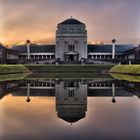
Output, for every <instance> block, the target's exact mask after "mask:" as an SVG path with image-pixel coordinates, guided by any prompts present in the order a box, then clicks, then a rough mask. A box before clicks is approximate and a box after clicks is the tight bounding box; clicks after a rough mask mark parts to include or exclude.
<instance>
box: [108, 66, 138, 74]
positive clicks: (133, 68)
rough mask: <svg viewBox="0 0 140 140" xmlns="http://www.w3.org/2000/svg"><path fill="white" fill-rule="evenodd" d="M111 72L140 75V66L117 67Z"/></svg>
mask: <svg viewBox="0 0 140 140" xmlns="http://www.w3.org/2000/svg"><path fill="white" fill-rule="evenodd" d="M110 72H111V73H122V74H132V75H140V65H116V66H114V67H113V68H111V69H110Z"/></svg>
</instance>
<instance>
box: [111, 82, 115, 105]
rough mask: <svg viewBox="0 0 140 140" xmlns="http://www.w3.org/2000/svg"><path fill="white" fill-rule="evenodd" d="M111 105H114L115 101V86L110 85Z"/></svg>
mask: <svg viewBox="0 0 140 140" xmlns="http://www.w3.org/2000/svg"><path fill="white" fill-rule="evenodd" d="M112 97H113V98H112V103H116V100H115V84H114V83H112Z"/></svg>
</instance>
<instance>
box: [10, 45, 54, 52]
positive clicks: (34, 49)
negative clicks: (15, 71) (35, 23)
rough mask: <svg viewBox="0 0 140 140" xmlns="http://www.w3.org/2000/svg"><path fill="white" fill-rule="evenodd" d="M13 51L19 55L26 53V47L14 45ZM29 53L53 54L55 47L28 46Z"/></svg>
mask: <svg viewBox="0 0 140 140" xmlns="http://www.w3.org/2000/svg"><path fill="white" fill-rule="evenodd" d="M12 49H13V50H16V51H18V52H19V53H26V52H27V47H26V45H16V46H13V47H12ZM30 52H31V53H45V52H48V53H54V52H55V45H36V44H31V45H30Z"/></svg>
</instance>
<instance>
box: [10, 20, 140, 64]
mask: <svg viewBox="0 0 140 140" xmlns="http://www.w3.org/2000/svg"><path fill="white" fill-rule="evenodd" d="M112 43H113V44H100V45H98V44H94V45H93V44H87V30H86V25H85V24H84V23H82V22H80V21H79V20H77V19H74V18H69V19H67V20H65V21H63V22H61V23H59V24H58V25H57V29H56V44H53V45H47V44H46V45H37V44H32V43H30V41H29V40H28V41H27V42H26V43H25V45H15V46H13V47H12V50H14V51H15V50H16V51H18V52H19V62H20V63H45V64H47V63H64V64H65V63H98V62H102V61H105V62H117V63H118V62H121V61H123V60H125V61H128V59H135V58H136V57H130V55H129V57H128V54H129V53H128V51H129V50H133V49H134V48H135V47H134V45H131V44H117V43H116V44H115V42H112ZM131 52H132V51H131ZM137 55H138V56H137V58H138V59H139V58H140V57H139V56H140V55H139V54H137Z"/></svg>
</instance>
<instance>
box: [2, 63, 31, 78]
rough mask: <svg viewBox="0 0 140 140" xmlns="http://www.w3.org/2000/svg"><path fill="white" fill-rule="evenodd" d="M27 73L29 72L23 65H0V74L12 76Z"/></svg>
mask: <svg viewBox="0 0 140 140" xmlns="http://www.w3.org/2000/svg"><path fill="white" fill-rule="evenodd" d="M27 72H29V71H28V69H27V68H26V67H25V66H23V65H0V74H14V73H27ZM0 77H1V76H0Z"/></svg>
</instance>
